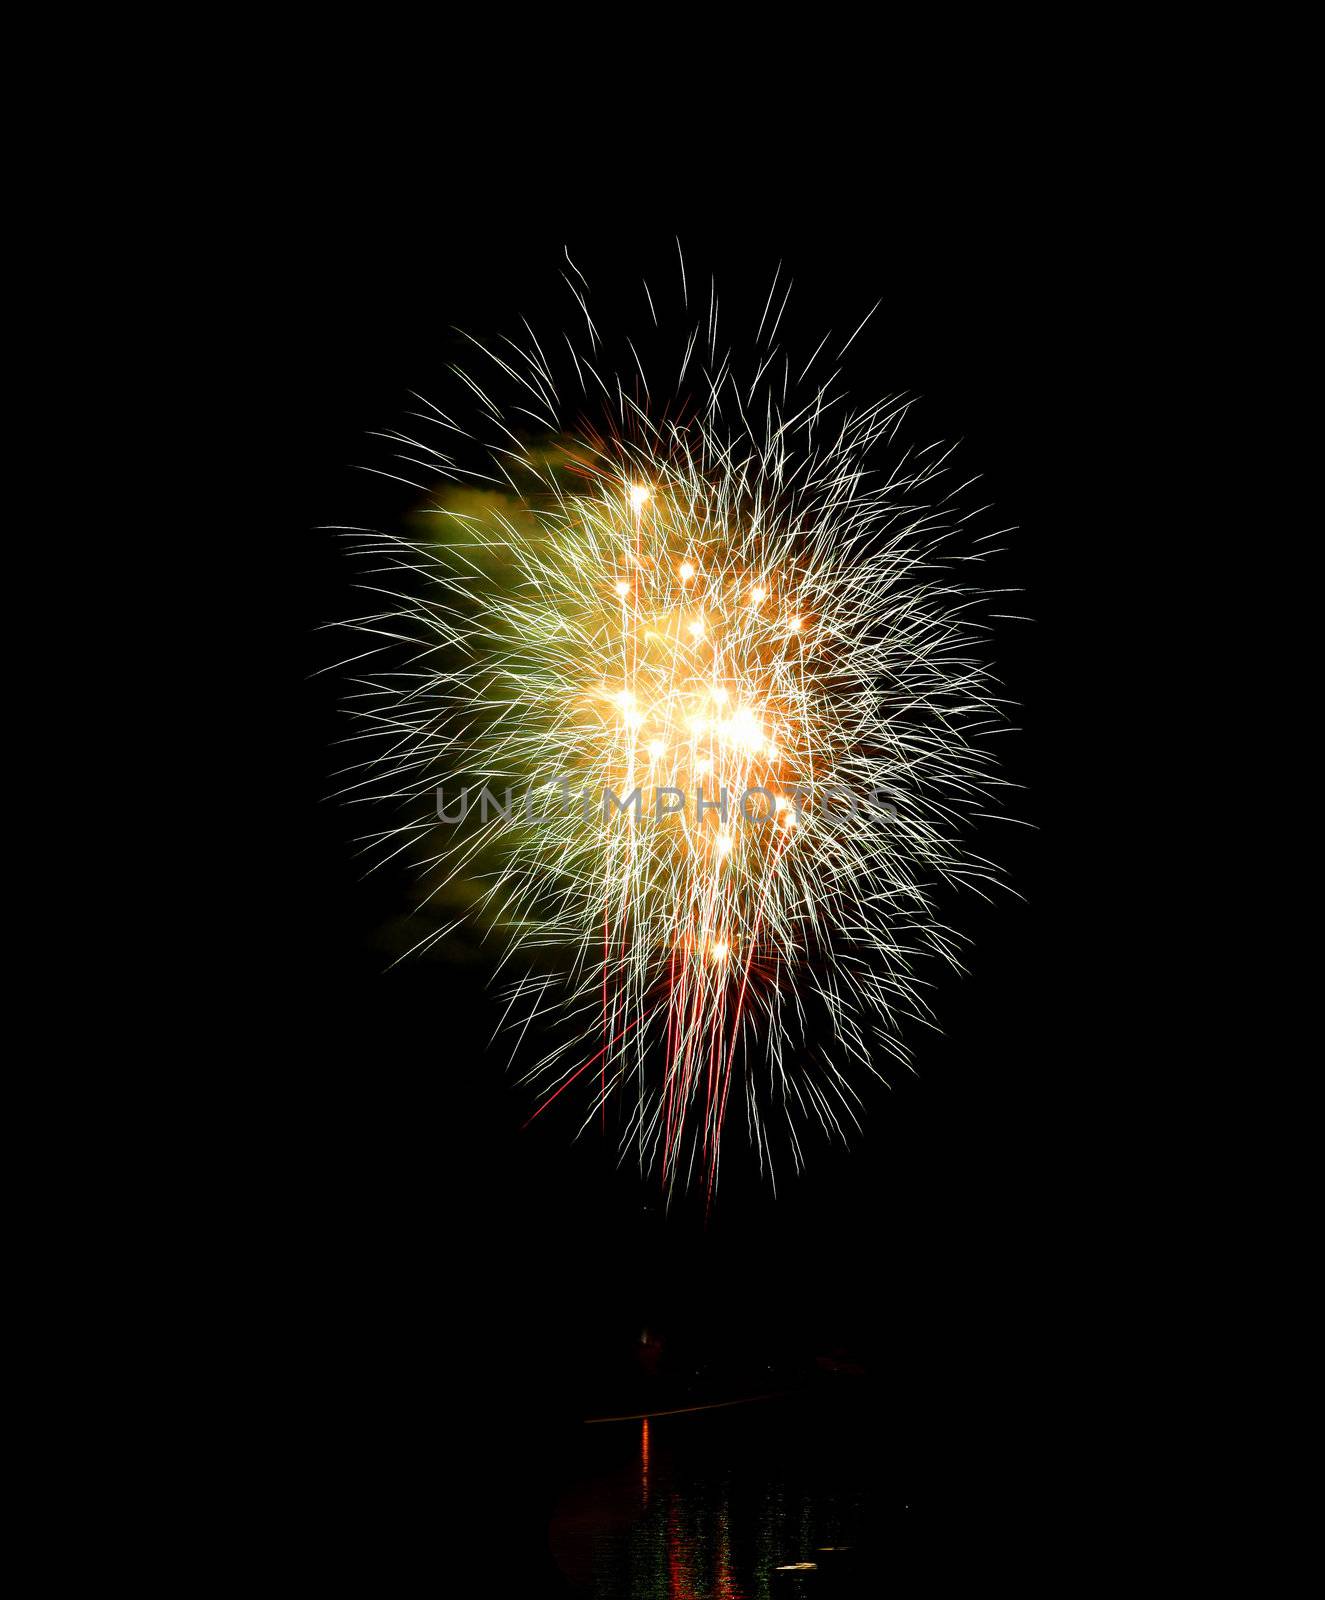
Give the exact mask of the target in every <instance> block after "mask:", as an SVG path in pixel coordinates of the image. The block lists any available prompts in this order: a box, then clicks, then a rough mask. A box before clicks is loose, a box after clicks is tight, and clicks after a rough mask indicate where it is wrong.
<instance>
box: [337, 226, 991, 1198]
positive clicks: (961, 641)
mask: <svg viewBox="0 0 1325 1600" xmlns="http://www.w3.org/2000/svg"><path fill="white" fill-rule="evenodd" d="M568 259H569V258H568ZM679 268H680V271H679V277H680V283H679V289H680V292H681V298H682V300H683V304H684V307H685V310H686V314H687V317H688V318H689V317H694V313H693V312H692V311H691V310H690V307H689V301H690V287H689V285H688V284H687V282H686V279H685V263H684V261H683V260H681V261H680V262H679ZM779 279H780V272H779V274H778V275H775V277H774V282H773V288H772V290H771V291H770V293H769V296H768V303H767V305H766V307H765V310H764V316H763V318H762V320H761V322H760V325H759V329H758V333H757V335H756V338H755V342H754V347H753V351H752V354H751V355H750V356H749V357H747V361H748V367H747V369H746V371H745V372H744V373H743V375H741V376H739V377H738V372H737V368H736V365H735V364H734V358H733V356H732V355H731V354H730V353H729V352H725V351H724V350H723V349H722V348H721V346H720V344H719V340H718V301H717V297H716V293H714V292H713V290H712V289H711V288H710V291H709V293H708V295H707V296H706V297H705V300H706V304H705V305H704V306H703V307H702V309H701V308H700V307H696V308H695V310H696V311H698V312H699V315H698V316H697V317H694V323H695V325H694V327H693V330H692V331H687V332H686V333H685V334H684V335H683V337H682V338H681V340H680V341H679V343H678V344H677V345H676V347H675V348H676V352H677V359H676V361H675V362H674V364H672V365H671V366H670V368H669V369H667V370H665V371H655V370H653V369H652V367H651V368H650V370H649V371H648V373H647V374H646V367H645V363H644V361H643V359H642V358H641V356H640V354H639V352H638V348H637V344H636V343H635V342H634V341H632V340H627V341H626V342H625V356H626V359H625V362H624V363H623V364H622V367H621V370H620V372H619V373H617V372H616V371H615V370H613V369H612V368H611V367H610V366H609V365H608V362H607V359H606V355H605V343H604V339H603V337H602V335H601V334H600V332H599V330H598V329H597V328H596V326H595V324H594V322H593V320H592V317H591V315H590V311H589V301H588V295H587V285H586V284H585V282H584V280H583V279H582V277H581V276H580V275H579V274H578V272H577V270H576V269H575V268H574V267H573V265H571V266H570V270H569V271H568V273H567V274H566V281H567V284H568V286H569V287H570V290H571V293H572V296H573V297H574V300H575V302H576V304H577V306H578V312H579V319H580V323H581V326H582V334H581V338H580V342H579V343H578V344H577V343H575V342H574V341H573V340H572V339H571V338H570V337H569V336H561V337H560V338H559V340H558V342H557V343H556V344H552V343H551V342H548V343H546V344H544V343H540V342H539V340H538V339H537V338H536V337H535V336H534V334H533V332H532V330H529V329H528V327H527V326H526V329H525V333H526V342H525V344H524V345H523V346H517V345H516V344H514V343H510V342H506V343H503V344H502V345H501V346H500V347H498V348H495V349H487V348H485V347H483V346H481V345H478V344H477V342H474V341H471V343H472V344H473V349H474V355H475V370H474V371H470V370H463V371H462V370H460V369H459V368H456V369H455V371H456V373H457V376H458V377H459V379H460V381H461V384H462V388H463V393H464V396H465V401H466V406H467V408H468V410H467V413H466V414H467V416H468V417H470V418H472V420H471V421H469V422H467V423H466V424H465V425H462V424H461V423H460V422H459V421H457V420H456V419H455V418H454V417H452V416H450V415H448V414H446V413H443V412H441V411H439V410H437V409H435V408H434V407H432V406H431V405H429V404H427V403H426V402H425V403H424V405H425V409H424V411H423V412H422V413H420V414H419V416H418V420H419V422H420V423H421V424H422V427H421V430H420V437H418V438H411V437H407V436H406V435H404V434H392V435H388V437H389V438H391V439H392V440H393V441H394V443H395V444H396V445H398V446H399V457H398V459H399V461H400V462H401V463H402V464H403V465H402V468H401V471H400V473H399V474H393V475H399V476H402V477H403V478H404V481H407V482H410V483H415V478H416V476H417V474H419V473H422V474H423V475H424V480H425V481H424V482H423V483H416V485H415V486H416V487H419V488H421V489H431V490H432V491H433V498H432V502H431V504H430V508H429V512H428V517H429V521H430V526H429V528H428V531H426V532H425V533H423V534H421V535H420V536H418V537H404V536H402V535H395V534H386V533H375V532H368V531H366V530H361V529H354V530H342V531H343V532H345V533H346V534H347V536H348V537H349V539H350V541H351V544H352V546H353V548H354V550H355V552H356V553H357V554H358V555H359V556H361V557H365V558H368V560H367V568H368V570H367V572H366V574H365V576H364V580H363V586H364V587H365V588H366V589H368V590H369V591H370V592H371V593H372V594H373V595H374V596H375V599H374V601H373V605H374V607H375V609H374V610H372V611H371V612H370V613H369V614H367V615H364V616H361V617H359V618H356V619H354V620H353V622H351V623H350V624H349V626H351V627H352V628H354V629H355V630H356V631H357V632H358V633H359V634H362V635H364V636H365V637H364V638H363V639H362V640H361V641H359V643H358V647H357V648H356V650H355V653H354V655H353V656H352V657H351V658H350V662H349V663H348V666H349V671H350V674H351V677H352V680H353V694H352V697H351V699H350V701H349V709H350V710H351V711H352V713H353V714H354V715H355V717H356V718H357V719H358V724H359V725H358V728H357V731H356V738H355V746H356V749H357V750H358V751H359V752H360V754H361V755H362V753H363V752H367V754H366V757H364V758H363V759H362V760H361V761H360V762H359V763H358V764H357V765H356V767H355V769H354V770H353V771H352V773H351V774H350V775H349V776H348V782H347V786H346V789H345V790H344V791H343V792H344V793H345V795H346V796H347V798H349V799H351V800H353V801H356V802H362V801H367V800H373V801H378V802H380V801H384V800H386V801H391V802H394V803H395V804H396V805H397V806H398V807H399V808H400V809H401V812H402V814H403V819H404V820H401V821H398V822H397V823H396V824H395V825H394V826H391V827H388V828H383V829H381V830H380V831H377V832H375V833H373V834H371V835H370V836H369V837H368V839H367V844H368V846H369V848H371V849H372V850H374V851H376V852H378V853H379V854H380V856H381V857H382V858H383V859H386V858H389V857H391V856H393V855H395V854H397V853H399V852H401V851H402V850H413V851H414V852H415V854H416V856H417V857H418V858H419V859H420V862H421V864H422V865H423V867H424V868H425V870H426V871H427V873H428V874H429V875H430V879H431V882H432V884H433V891H432V892H433V893H434V894H435V895H438V896H441V897H442V898H443V899H445V897H446V894H447V892H448V891H447V887H446V886H448V885H451V886H454V885H455V884H456V883H457V882H458V881H464V882H466V883H468V884H469V885H470V886H471V888H472V892H473V895H474V904H473V906H472V907H471V914H473V915H477V916H478V917H480V918H481V919H482V920H483V921H484V922H485V924H486V925H487V926H488V927H489V928H490V929H495V930H497V931H498V932H499V934H500V936H501V938H502V939H503V940H504V942H505V952H504V956H503V961H502V966H501V972H502V979H501V981H502V983H503V984H504V986H505V987H504V992H503V999H504V1001H505V1006H504V1012H505V1020H506V1024H507V1026H508V1027H510V1028H511V1029H512V1030H513V1032H514V1036H515V1042H516V1049H517V1051H521V1050H522V1051H523V1052H524V1053H525V1054H526V1055H527V1054H528V1053H529V1052H530V1044H531V1041H532V1040H533V1039H535V1038H543V1039H545V1040H546V1039H549V1038H550V1039H553V1040H554V1041H555V1042H554V1043H552V1044H551V1046H550V1047H542V1048H540V1050H539V1052H538V1059H536V1060H534V1061H533V1063H532V1065H527V1066H526V1068H525V1070H524V1076H525V1078H526V1079H527V1080H528V1082H530V1083H531V1084H532V1085H534V1086H535V1091H536V1094H535V1103H536V1109H535V1111H534V1114H535V1115H537V1114H538V1112H540V1111H541V1110H543V1109H545V1108H546V1107H547V1106H548V1105H550V1104H551V1103H553V1102H554V1101H557V1100H558V1099H560V1098H561V1097H562V1096H563V1094H566V1093H567V1092H568V1091H569V1092H570V1093H571V1094H572V1096H574V1095H576V1094H578V1095H580V1096H581V1100H580V1103H581V1105H582V1106H583V1108H584V1110H585V1126H588V1125H589V1124H591V1123H594V1122H598V1123H600V1124H603V1125H605V1124H606V1122H607V1117H608V1111H609V1106H610V1107H611V1108H612V1115H613V1119H614V1126H615V1127H617V1128H618V1129H619V1130H620V1138H621V1145H622V1151H623V1154H627V1153H628V1154H629V1155H630V1156H631V1157H632V1158H634V1159H637V1160H638V1162H639V1164H640V1167H641V1169H642V1170H644V1169H654V1170H657V1171H658V1172H659V1173H660V1174H661V1176H662V1180H663V1182H664V1183H665V1184H666V1186H667V1187H668V1188H669V1190H670V1189H671V1188H672V1187H673V1186H684V1185H685V1184H687V1183H689V1182H690V1181H691V1180H692V1179H696V1178H698V1179H699V1180H701V1181H703V1182H704V1183H706V1184H707V1185H708V1186H709V1188H710V1192H711V1189H712V1185H713V1184H714V1182H715V1181H716V1177H717V1172H718V1164H719V1150H720V1136H721V1134H722V1131H723V1128H724V1126H726V1125H727V1123H728V1122H729V1120H730V1119H731V1118H732V1116H733V1114H736V1115H739V1117H740V1118H741V1119H742V1120H743V1121H744V1123H745V1125H746V1128H747V1130H748V1134H749V1137H750V1139H751V1141H752V1143H753V1145H754V1148H755V1150H756V1151H757V1152H758V1157H759V1163H760V1167H761V1169H763V1170H767V1171H769V1172H770V1173H771V1172H773V1171H774V1163H775V1156H777V1157H779V1158H780V1155H781V1153H782V1152H786V1153H787V1154H789V1156H790V1158H791V1160H792V1161H793V1163H794V1164H795V1165H796V1166H799V1165H800V1163H801V1161H802V1159H803V1151H802V1130H803V1129H804V1128H806V1127H808V1126H813V1125H815V1124H817V1125H819V1126H820V1127H821V1128H822V1129H823V1130H825V1131H826V1132H827V1133H829V1134H830V1135H834V1136H835V1135H838V1134H841V1133H844V1132H845V1131H846V1129H848V1128H850V1127H852V1126H859V1121H858V1110H859V1106H860V1096H859V1090H858V1087H857V1085H858V1084H859V1081H860V1075H861V1074H863V1073H874V1074H876V1075H882V1069H883V1067H884V1065H885V1064H886V1063H887V1062H889V1061H893V1062H905V1061H906V1060H907V1059H908V1056H907V1050H906V1046H905V1044H904V1042H903V1039H902V1036H901V1028H902V1024H903V1021H904V1019H914V1020H924V1019H925V1018H926V1017H927V1015H928V1009H927V1007H926V1005H925V1002H924V1000H923V999H922V996H921V993H920V989H921V979H920V978H919V977H917V971H918V969H919V968H920V967H921V966H922V965H923V963H924V960H925V958H926V957H930V956H937V957H939V958H940V959H941V960H943V961H946V962H955V959H956V957H955V948H956V939H955V936H954V934H953V933H952V932H951V930H949V929H948V928H946V927H944V926H943V925H942V924H941V923H940V922H939V921H938V920H937V917H936V914H935V891H936V889H937V888H938V886H939V885H942V884H952V883H961V884H966V885H968V886H975V887H977V888H978V887H979V886H980V885H981V883H982V882H992V881H994V879H995V877H996V874H995V869H994V868H993V867H992V865H991V864H990V863H989V862H987V861H985V860H983V859H981V858H979V857H977V856H974V855H973V854H971V853H970V851H969V849H968V848H967V847H966V846H965V844H964V842H963V840H964V834H965V833H966V831H967V823H968V822H969V820H970V818H971V817H972V816H974V815H978V814H979V813H980V809H981V807H982V806H984V805H985V804H987V803H988V800H989V796H990V792H991V790H992V789H993V788H994V787H996V786H997V785H998V783H999V779H998V778H997V775H996V773H995V772H994V769H993V763H992V760H991V758H990V754H989V750H988V744H987V739H986V735H987V734H989V733H990V732H991V731H992V730H993V729H994V728H995V727H996V726H997V725H998V723H999V721H1000V712H999V705H998V701H997V698H996V696H995V693H994V690H993V685H992V681H991V679H990V678H989V675H988V673H987V671H986V669H985V668H984V667H983V666H982V665H981V664H980V660H979V654H980V651H979V640H980V636H981V634H982V632H983V631H984V630H983V625H982V624H981V623H980V622H979V621H978V620H977V613H978V608H979V606H980V604H981V601H982V598H983V594H982V591H980V590H979V589H978V588H976V587H973V586H971V585H968V584H967V583H965V582H962V581H959V578H960V576H961V573H962V570H963V568H964V567H965V566H966V565H967V564H969V563H970V562H972V561H974V560H977V559H979V557H980V555H981V554H982V553H987V551H988V541H989V540H990V539H992V538H995V537H996V535H994V534H989V535H985V536H984V538H983V539H977V538H972V537H970V536H969V535H968V534H967V532H966V528H965V525H966V524H967V523H968V522H969V520H970V517H971V516H972V515H974V513H973V512H962V511H960V510H959V509H958V499H959V496H960V494H961V490H962V489H964V488H965V487H966V486H965V485H962V484H953V485H951V486H948V476H947V472H946V467H947V462H948V456H949V452H947V451H945V450H943V449H940V448H939V447H937V446H931V447H929V448H927V449H920V450H915V451H912V450H908V449H905V448H903V447H902V446H901V445H900V444H899V438H898V435H899V425H900V424H901V422H902V420H903V418H904V416H905V413H906V411H907V406H908V402H907V401H906V400H905V399H903V398H899V397H894V398H891V399H888V400H884V401H881V402H879V403H877V404H874V405H871V406H868V407H867V408H865V409H852V408H851V407H850V406H849V405H848V403H847V401H846V399H845V397H844V396H843V395H842V394H841V393H840V392H839V390H838V387H837V384H838V376H839V375H838V372H837V370H836V366H835V363H836V361H837V359H838V358H840V356H841V355H842V354H843V353H844V351H845V349H846V347H847V346H848V345H849V344H850V343H851V340H848V341H847V343H846V345H844V346H842V347H841V348H840V349H838V350H837V351H836V354H834V353H833V351H832V348H831V346H832V341H831V340H830V339H829V338H827V337H825V339H824V340H823V341H822V342H821V343H820V345H819V347H818V348H817V349H816V350H815V351H814V353H813V354H812V355H811V357H810V359H809V360H808V361H807V362H805V363H803V364H802V363H800V362H798V361H794V360H793V359H792V358H791V357H790V355H788V354H787V353H786V352H784V351H783V350H782V349H781V348H780V346H779V344H778V342H777V334H778V328H779V324H780V322H781V320H782V312H783V310H784V309H785V306H786V295H787V293H788V292H789V286H788V285H782V284H780V281H779ZM644 300H645V302H646V307H647V315H648V317H649V319H650V321H651V322H652V324H653V327H654V329H655V330H658V329H659V326H660V325H659V320H658V316H657V313H656V310H655V302H654V297H653V294H652V292H651V291H650V290H649V288H648V286H647V284H646V285H645V289H644ZM867 320H868V319H867ZM646 326H647V325H646ZM862 326H863V324H862ZM859 332H860V329H859V328H857V330H856V333H857V334H858V333H859ZM854 337H855V335H854V334H853V335H852V338H853V339H854ZM663 343H664V348H666V342H665V340H664V341H663ZM499 396H500V397H501V398H498V397H499ZM476 444H477V445H481V446H482V456H481V458H475V459H480V460H481V464H479V465H477V466H473V465H468V464H462V459H461V458H462V457H464V456H465V454H466V452H467V451H468V452H470V453H471V455H472V453H473V451H474V448H475V446H476ZM406 473H409V474H410V475H409V476H408V477H405V474H406ZM439 482H440V483H441V484H443V485H446V486H447V487H443V488H442V489H441V490H440V491H438V490H437V485H438V484H439ZM439 790H440V791H441V793H442V795H443V797H444V799H443V808H444V809H443V810H442V813H441V816H440V817H439V814H438V810H437V807H436V805H435V803H434V802H435V797H436V796H437V793H438V791H439ZM484 790H486V793H483V792H482V791H484ZM476 796H477V797H479V798H480V799H481V804H480V803H479V800H478V799H475V797H476ZM457 803H458V804H457ZM461 813H463V814H464V815H463V825H460V824H461V821H462V818H461ZM474 886H476V887H474ZM454 926H455V923H454V922H448V923H447V925H446V926H445V927H442V928H440V929H436V930H435V931H433V932H430V933H429V935H428V936H427V938H426V939H424V940H423V941H421V942H420V946H424V945H428V944H431V943H433V942H435V941H437V940H440V939H442V938H443V937H445V936H446V935H447V934H448V933H449V932H450V931H451V929H452V928H453V927H454ZM420 946H416V948H419V947H420ZM540 960H541V962H542V965H541V966H540ZM534 1024H537V1026H533V1025H534Z"/></svg>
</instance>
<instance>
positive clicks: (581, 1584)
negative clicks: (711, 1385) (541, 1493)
mask: <svg viewBox="0 0 1325 1600" xmlns="http://www.w3.org/2000/svg"><path fill="white" fill-rule="evenodd" d="M567 1480H568V1481H567V1484H566V1488H565V1491H564V1493H563V1494H562V1496H561V1499H560V1502H559V1504H558V1506H557V1508H556V1511H555V1513H554V1516H553V1518H552V1523H551V1527H550V1534H549V1538H550V1545H551V1550H552V1554H553V1556H554V1558H555V1560H556V1562H557V1565H558V1567H559V1568H560V1570H561V1571H562V1573H563V1574H564V1575H565V1577H566V1578H567V1580H568V1581H569V1583H570V1584H571V1586H572V1591H571V1592H575V1593H583V1594H585V1595H594V1596H611V1597H613V1600H617V1597H634V1596H640V1597H649V1596H659V1597H666V1600H709V1597H714V1600H747V1597H751V1600H753V1597H756V1596H763V1595H769V1596H780V1595H787V1596H791V1595H798V1594H805V1595H811V1594H823V1595H828V1594H835V1595H855V1594H865V1593H876V1592H877V1590H878V1587H879V1583H880V1579H881V1577H882V1575H883V1574H885V1573H887V1575H888V1576H889V1577H890V1578H895V1577H899V1576H901V1575H902V1569H903V1567H904V1565H905V1561H906V1557H907V1554H908V1549H909V1544H910V1542H911V1532H912V1525H913V1524H912V1510H911V1504H910V1490H909V1488H908V1485H907V1481H906V1476H905V1472H904V1470H903V1469H902V1468H901V1467H900V1466H899V1464H898V1463H897V1462H896V1461H894V1460H893V1458H892V1453H891V1449H890V1444H889V1441H888V1440H887V1438H886V1437H881V1436H880V1432H879V1425H878V1424H877V1423H876V1422H875V1421H873V1420H872V1419H871V1417H870V1415H869V1413H868V1411H867V1410H865V1409H863V1408H861V1407H860V1406H858V1405H852V1404H845V1405H844V1404H841V1403H837V1404H825V1403H824V1402H823V1401H821V1400H815V1401H810V1400H807V1399H786V1400H780V1401H772V1402H768V1403H764V1404H757V1405H751V1406H743V1407H738V1408H733V1409H731V1410H721V1411H711V1412H704V1413H698V1414H691V1415H682V1416H673V1417H654V1418H652V1419H651V1420H647V1421H642V1422H623V1423H615V1424H604V1425H601V1426H597V1427H588V1428H585V1429H584V1430H583V1439H582V1443H581V1446H580V1449H579V1454H578V1456H577V1458H576V1459H575V1460H573V1461H572V1462H569V1463H568V1464H567Z"/></svg>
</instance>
